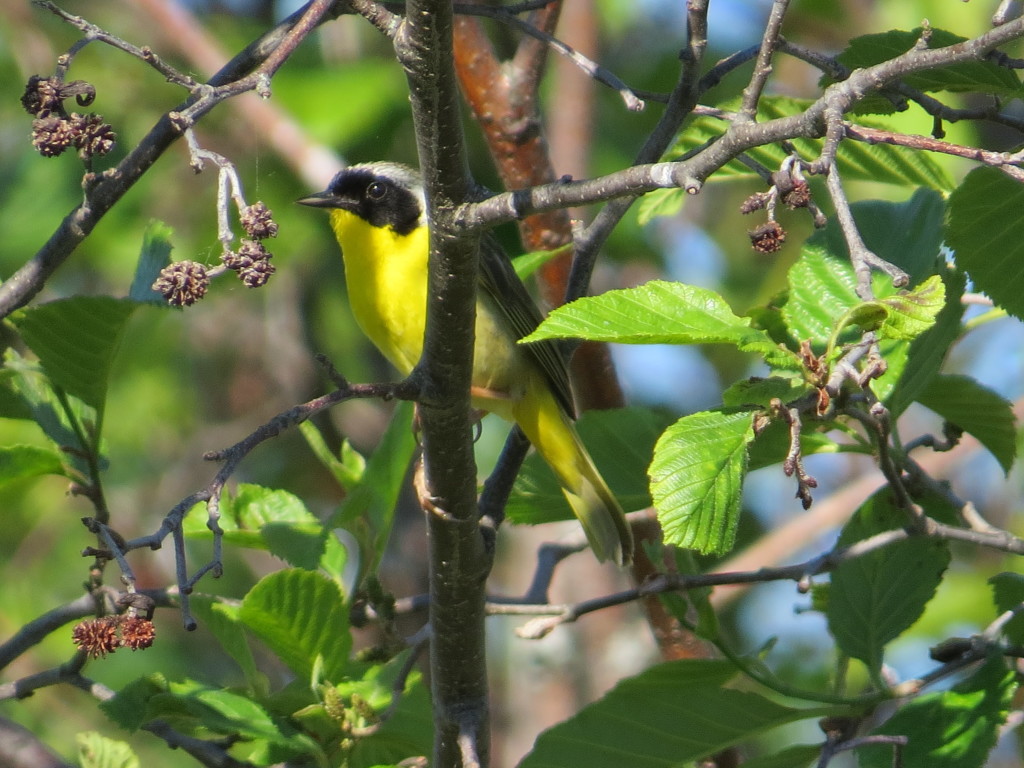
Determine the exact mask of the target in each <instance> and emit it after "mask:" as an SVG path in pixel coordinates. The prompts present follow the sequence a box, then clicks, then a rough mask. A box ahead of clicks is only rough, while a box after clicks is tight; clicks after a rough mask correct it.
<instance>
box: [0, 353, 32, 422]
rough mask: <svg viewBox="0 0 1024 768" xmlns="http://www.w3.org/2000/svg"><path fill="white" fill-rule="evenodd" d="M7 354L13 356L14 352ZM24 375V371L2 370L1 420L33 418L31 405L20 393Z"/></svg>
mask: <svg viewBox="0 0 1024 768" xmlns="http://www.w3.org/2000/svg"><path fill="white" fill-rule="evenodd" d="M7 354H8V355H10V354H12V350H8V351H7ZM19 361H20V358H19ZM4 362H5V365H6V363H7V362H8V361H7V360H5V361H4ZM23 375H24V371H23V370H12V369H11V368H7V367H4V368H0V419H31V418H32V406H31V404H30V403H29V402H28V399H27V398H26V397H25V396H24V395H22V394H21V393H20V392H19V391H18V389H19V382H20V379H21V377H22V376H23Z"/></svg>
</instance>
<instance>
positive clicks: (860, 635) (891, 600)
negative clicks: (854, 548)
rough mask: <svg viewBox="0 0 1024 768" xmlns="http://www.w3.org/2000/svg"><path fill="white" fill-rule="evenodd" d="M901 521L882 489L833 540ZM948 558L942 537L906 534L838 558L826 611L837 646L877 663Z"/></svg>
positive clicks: (916, 612) (917, 612)
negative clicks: (854, 555) (884, 544)
mask: <svg viewBox="0 0 1024 768" xmlns="http://www.w3.org/2000/svg"><path fill="white" fill-rule="evenodd" d="M903 523H904V515H903V513H902V512H901V511H900V510H898V509H896V508H895V507H894V506H893V505H892V502H891V500H890V497H889V493H888V491H887V490H886V489H882V490H880V491H879V492H877V493H876V494H875V495H874V496H872V497H871V498H870V499H868V500H867V501H866V502H865V503H864V504H863V505H862V506H861V507H860V509H858V510H857V512H856V514H855V515H854V516H853V517H852V518H851V519H850V521H849V522H848V523H847V524H846V525H845V526H844V527H843V530H842V533H840V535H839V546H840V547H848V546H850V545H852V544H854V543H855V542H858V541H862V540H864V539H867V538H868V537H870V536H873V535H875V534H877V533H882V532H884V531H888V530H893V529H900V528H902V527H903ZM949 560H950V554H949V545H948V544H947V543H946V542H944V541H938V540H935V539H928V538H924V537H917V538H913V537H912V538H909V539H905V540H903V541H899V542H896V543H895V544H891V545H889V546H887V547H885V548H883V549H878V550H875V551H873V552H870V553H868V554H866V555H863V556H861V557H857V558H855V559H853V560H846V561H844V562H842V563H841V564H840V565H839V567H838V568H837V569H836V570H835V571H834V572H833V574H832V581H831V589H830V590H829V598H828V609H827V611H826V616H827V617H828V626H829V631H830V632H831V633H832V635H833V637H835V639H836V643H837V644H838V645H839V647H840V648H841V649H842V650H843V652H844V653H846V654H847V655H849V656H852V657H854V658H855V659H860V660H861V661H863V662H864V663H865V664H867V665H868V667H869V668H870V669H872V670H873V671H876V672H877V671H878V670H879V669H881V665H882V654H883V651H884V649H885V646H886V644H887V643H889V642H890V641H891V640H893V639H894V638H896V637H898V636H899V635H900V634H902V633H903V632H904V631H906V630H907V629H908V628H909V627H910V626H911V625H912V624H913V623H914V622H915V621H917V619H918V618H919V617H920V616H921V614H922V613H923V612H924V608H925V606H926V605H927V604H928V601H930V600H931V599H932V597H933V596H934V595H935V590H936V589H937V587H938V585H939V583H940V582H941V581H942V575H943V573H944V572H945V570H946V568H947V567H948V566H949Z"/></svg>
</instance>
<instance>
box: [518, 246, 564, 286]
mask: <svg viewBox="0 0 1024 768" xmlns="http://www.w3.org/2000/svg"><path fill="white" fill-rule="evenodd" d="M571 254H572V245H571V244H569V245H563V246H561V247H560V248H553V249H552V250H550V251H531V252H530V253H524V254H522V255H521V256H516V257H515V258H514V259H512V268H513V269H514V270H515V271H516V276H517V277H518V278H519V279H520V280H523V281H525V280H526V279H527V278H528V277H529V276H530V275H532V274H533V273H534V272H536V271H537V270H538V269H540V268H541V267H543V266H544V265H545V264H547V263H548V262H549V261H551V260H552V259H557V258H558V257H559V256H566V255H571Z"/></svg>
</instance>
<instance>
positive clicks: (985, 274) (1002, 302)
mask: <svg viewBox="0 0 1024 768" xmlns="http://www.w3.org/2000/svg"><path fill="white" fill-rule="evenodd" d="M1022 206H1024V185H1022V184H1020V183H1019V182H1016V181H1014V180H1013V179H1011V178H1009V177H1008V176H1006V174H1004V173H1001V172H999V171H998V170H996V169H995V168H976V169H975V170H973V171H971V172H970V173H969V174H967V178H965V179H964V181H963V183H962V184H961V185H960V186H959V187H957V188H956V190H955V191H954V192H953V194H952V195H950V198H949V216H948V218H947V221H946V233H945V234H946V243H947V244H948V245H949V247H950V248H952V249H953V251H954V252H955V253H956V263H957V264H958V265H959V266H960V267H961V268H962V269H965V270H966V271H967V272H968V273H969V274H970V276H971V280H972V281H973V282H974V285H975V288H977V289H978V290H979V291H984V292H985V293H987V294H988V295H989V296H990V297H991V298H992V300H993V301H994V302H995V303H996V304H998V305H999V306H1001V307H1003V308H1004V309H1005V310H1006V311H1007V312H1009V313H1010V314H1011V315H1014V316H1015V317H1017V318H1020V319H1024V237H1021V226H1020V216H1019V212H1020V210H1021V207H1022Z"/></svg>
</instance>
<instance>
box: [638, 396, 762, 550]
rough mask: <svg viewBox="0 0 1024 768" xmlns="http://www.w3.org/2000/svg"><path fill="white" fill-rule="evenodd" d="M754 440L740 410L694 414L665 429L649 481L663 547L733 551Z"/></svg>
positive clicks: (750, 425) (748, 417) (745, 415)
mask: <svg viewBox="0 0 1024 768" xmlns="http://www.w3.org/2000/svg"><path fill="white" fill-rule="evenodd" d="M753 438H754V428H753V419H752V417H751V414H750V413H749V412H743V411H740V412H738V413H723V412H721V411H704V412H701V413H695V414H693V415H691V416H685V417H683V418H682V419H680V420H679V421H677V422H676V423H675V424H673V425H672V426H671V427H669V428H668V429H667V430H665V433H664V434H663V435H662V436H661V439H659V440H658V444H657V445H656V446H655V448H654V460H653V461H652V462H651V468H650V478H651V497H652V498H653V499H654V506H655V508H656V509H657V511H658V522H660V523H661V529H662V531H663V532H664V537H665V543H666V544H674V545H676V546H678V547H686V548H688V549H696V550H698V551H700V552H704V553H714V554H723V553H725V552H728V551H729V550H730V549H732V546H733V543H734V541H735V538H736V524H737V522H738V521H739V513H740V500H741V495H742V490H743V475H744V473H745V472H746V468H747V446H748V445H749V444H750V441H751V440H753Z"/></svg>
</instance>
